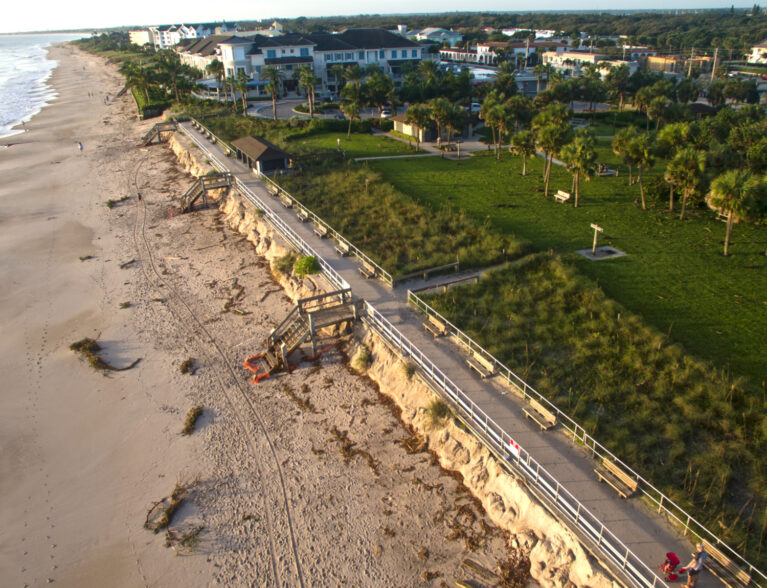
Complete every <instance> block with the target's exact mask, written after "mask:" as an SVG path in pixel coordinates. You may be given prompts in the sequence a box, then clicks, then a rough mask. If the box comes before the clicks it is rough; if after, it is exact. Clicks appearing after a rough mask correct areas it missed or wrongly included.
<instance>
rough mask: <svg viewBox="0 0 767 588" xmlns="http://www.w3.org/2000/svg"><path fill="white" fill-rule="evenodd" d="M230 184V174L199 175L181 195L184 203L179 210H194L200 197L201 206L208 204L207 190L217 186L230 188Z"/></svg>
mask: <svg viewBox="0 0 767 588" xmlns="http://www.w3.org/2000/svg"><path fill="white" fill-rule="evenodd" d="M231 186H232V174H230V173H215V174H211V175H207V176H200V177H199V178H197V179H196V180H195V181H194V184H192V185H191V186H189V188H188V189H187V191H186V192H185V193H184V195H183V196H182V198H183V200H184V204H183V206H182V207H181V212H191V211H192V210H194V204H195V202H197V200H199V199H200V198H202V202H203V206H207V205H208V190H215V189H218V188H230V187H231Z"/></svg>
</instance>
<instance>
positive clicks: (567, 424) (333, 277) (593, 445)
mask: <svg viewBox="0 0 767 588" xmlns="http://www.w3.org/2000/svg"><path fill="white" fill-rule="evenodd" d="M198 124H199V123H198ZM200 126H203V125H200ZM181 129H182V130H183V127H181ZM185 134H186V133H185ZM187 136H188V137H190V138H191V139H192V140H193V141H194V142H195V144H197V146H198V147H200V149H202V151H203V152H204V153H205V154H206V155H207V156H208V158H209V159H210V161H211V163H212V164H213V165H214V167H217V168H218V169H219V171H229V170H228V168H227V166H225V165H224V164H223V163H222V162H221V161H220V160H219V159H218V158H217V157H216V156H215V155H213V154H212V153H211V152H210V151H209V150H208V149H207V148H206V146H205V145H204V144H203V143H202V142H201V141H199V139H198V138H197V137H195V136H194V135H190V134H187ZM261 178H262V179H263V178H265V179H267V180H268V181H269V182H272V180H271V179H269V178H266V176H263V175H262V174H261ZM272 184H274V185H275V186H276V187H277V188H279V186H278V185H277V184H275V183H274V182H272ZM235 185H236V186H237V188H238V190H239V191H240V193H241V194H243V196H245V197H246V198H247V199H248V200H249V201H250V202H251V203H252V204H253V205H254V206H256V207H257V208H259V209H260V210H262V211H263V212H264V217H265V218H266V220H267V221H268V222H269V223H270V224H271V225H272V226H273V227H274V228H275V229H276V230H277V231H278V232H279V233H280V234H282V235H283V237H285V239H286V240H287V241H288V242H289V243H291V244H292V245H293V246H294V247H295V248H296V249H297V250H298V251H300V252H302V253H304V254H306V255H312V256H313V257H314V258H315V259H316V260H317V262H318V264H319V265H320V268H321V269H322V273H323V275H324V276H325V277H326V279H328V281H329V282H331V283H332V284H333V285H334V286H336V287H338V288H339V289H346V288H349V287H350V286H349V283H348V282H347V281H346V280H344V279H343V278H342V277H341V276H340V274H338V272H336V271H335V270H334V269H333V268H332V267H331V266H330V265H329V264H328V263H327V262H326V261H325V260H324V259H323V258H322V257H321V256H320V255H319V254H317V252H316V251H314V249H313V248H312V247H311V246H309V245H308V244H307V243H306V242H305V241H304V240H303V239H302V238H301V237H300V236H298V235H297V234H296V233H295V232H294V231H293V230H292V229H291V228H290V227H288V226H287V224H285V222H284V221H282V219H280V217H279V216H277V214H276V213H275V212H274V210H272V209H271V207H269V206H268V205H267V204H266V203H265V202H264V201H263V200H261V199H260V198H259V197H258V196H256V194H255V193H254V192H253V191H252V190H251V189H250V188H248V187H247V186H246V185H245V184H244V183H243V182H242V180H240V179H239V178H237V177H235ZM279 189H280V191H281V192H282V193H284V194H286V195H287V196H288V197H289V198H291V199H292V201H295V202H298V201H296V200H295V199H294V198H293V197H292V196H290V195H289V194H287V193H286V192H285V191H284V190H282V188H279ZM298 204H299V205H300V207H301V208H302V209H303V210H306V212H307V215H308V216H313V217H314V218H316V219H317V221H318V222H319V223H321V224H322V225H324V226H326V227H327V229H328V232H329V233H332V234H333V236H334V238H337V239H339V241H343V242H345V243H346V244H347V245H348V246H349V248H350V249H352V250H354V251H355V254H358V255H359V256H360V258H361V259H365V260H367V259H369V258H367V256H366V255H365V254H364V253H362V252H361V251H360V250H359V249H357V248H356V247H355V246H354V245H352V244H351V243H349V242H348V241H346V239H344V238H343V236H341V235H340V233H338V232H337V231H335V230H334V229H333V228H332V227H330V225H328V224H327V223H325V222H324V221H322V219H320V218H319V217H317V215H315V214H314V213H312V212H311V211H310V210H309V209H307V208H306V207H304V206H303V205H302V204H300V202H299V203H298ZM369 263H371V264H372V265H375V263H374V262H372V260H370V261H369ZM376 268H378V266H377V265H376ZM381 271H383V270H381ZM386 275H388V276H389V279H391V275H390V274H388V273H386ZM408 302H411V303H413V304H414V305H415V306H416V308H418V309H419V310H421V311H422V312H424V313H426V314H427V315H432V316H435V317H436V318H438V319H439V320H440V321H442V322H443V323H444V324H445V326H446V328H447V329H448V331H450V332H451V333H452V334H453V335H454V336H455V337H456V338H457V339H458V341H459V343H461V344H462V345H463V346H464V347H465V348H466V349H468V350H469V351H470V352H471V353H476V354H478V355H481V356H482V357H484V358H485V359H486V360H487V361H489V362H490V363H492V364H493V365H494V367H495V369H496V371H497V372H498V374H499V375H500V376H501V377H502V378H503V379H505V380H506V381H507V382H508V383H509V385H511V386H513V387H514V388H515V389H517V390H518V391H519V392H520V393H521V394H522V395H523V396H524V397H525V398H526V399H528V398H532V399H535V400H537V401H538V402H540V403H541V404H543V405H545V406H547V407H548V408H549V410H551V411H553V412H555V413H556V414H557V417H558V418H557V420H558V421H559V422H560V423H561V424H562V426H563V428H565V429H566V430H568V431H570V432H571V433H572V436H573V440H574V441H577V442H578V443H581V444H583V445H584V446H585V447H588V448H589V449H590V450H591V452H592V455H595V456H599V457H605V456H607V457H609V459H610V460H612V461H614V462H616V463H618V464H620V465H621V467H623V468H625V469H626V470H627V471H628V472H629V473H630V474H631V475H632V476H633V477H634V478H635V479H636V480H637V481H638V482H641V485H640V490H641V492H642V494H643V495H645V496H647V497H648V499H649V500H650V501H652V502H653V503H655V504H656V505H657V506H658V512H661V511H663V512H665V513H666V514H667V515H668V516H669V517H671V518H672V519H673V520H675V521H677V523H679V524H680V525H681V526H682V527H683V528H684V534H685V535H686V534H687V533H688V532H690V533H691V534H693V535H694V536H696V537H698V538H699V539H702V538H708V539H709V541H710V542H712V543H715V544H716V545H717V546H718V547H723V548H725V549H726V550H727V551H728V552H729V553H730V554H731V555H732V556H734V557H735V559H737V560H738V561H739V562H741V564H742V565H743V564H745V565H744V567H745V568H746V569H747V570H748V571H749V572H750V573H751V575H752V576H753V575H754V574H757V575H759V576H760V577H761V578H762V579H763V580H765V581H767V575H765V574H764V573H763V572H762V571H761V570H759V569H758V568H757V567H756V566H754V565H753V564H751V563H750V562H748V561H747V560H746V559H745V558H743V557H742V556H741V555H740V554H738V553H737V552H736V551H734V550H733V549H732V548H731V547H730V546H729V545H727V544H726V543H724V542H723V541H722V540H721V539H719V538H718V537H717V536H716V535H714V534H713V533H712V532H711V531H709V530H708V529H707V528H706V527H705V526H704V525H703V524H701V523H700V522H699V521H697V520H696V519H695V518H693V517H692V516H691V515H690V514H688V513H687V512H686V511H685V510H684V509H683V508H682V507H680V506H679V505H677V504H676V503H675V502H674V501H673V500H671V499H670V498H669V497H667V496H666V495H665V494H663V492H661V491H660V490H659V489H657V488H656V487H655V486H654V485H653V484H652V483H650V482H649V481H647V480H645V479H644V478H643V477H642V476H640V475H639V474H638V473H636V472H635V471H634V470H632V469H631V468H630V467H629V466H628V465H626V464H625V463H624V462H623V461H621V460H620V459H619V458H618V457H617V456H615V455H614V454H613V453H612V452H610V451H609V450H608V449H607V448H606V447H604V446H603V445H601V444H600V443H599V442H598V441H597V440H596V439H594V438H593V437H592V436H591V435H589V434H588V433H587V432H586V430H585V429H584V428H583V427H582V426H581V425H580V424H578V423H577V422H576V421H574V420H573V419H572V418H571V417H570V416H569V415H567V414H565V413H563V412H562V411H561V410H560V409H559V408H557V407H556V406H555V405H554V404H552V403H551V402H550V401H549V400H548V399H547V398H545V397H544V396H543V395H541V394H540V393H539V392H538V391H537V390H535V389H534V388H533V387H531V386H529V385H528V384H527V382H525V381H524V380H523V379H522V378H520V377H519V376H517V375H516V374H515V373H514V372H513V371H512V370H511V369H509V368H508V367H506V365H504V364H503V363H501V362H500V361H499V360H498V359H497V358H495V357H494V356H493V355H492V354H491V353H489V352H488V351H487V350H486V349H485V348H484V347H482V346H481V345H480V344H479V343H477V342H476V341H474V339H472V338H471V337H469V336H468V335H467V334H466V333H464V332H463V331H462V330H461V329H459V328H458V327H457V326H456V325H454V324H453V323H451V322H450V321H449V320H448V319H447V318H445V317H444V316H442V315H441V314H440V313H439V312H437V311H436V310H435V309H434V308H433V307H431V306H430V305H429V304H427V303H426V302H425V301H424V300H423V299H421V298H420V297H419V296H418V295H416V294H415V293H414V292H412V291H411V290H408ZM365 304H366V306H369V307H370V309H371V310H372V311H373V312H374V313H377V311H375V309H373V307H372V306H370V305H369V304H367V303H365ZM379 316H380V315H379ZM381 319H382V320H383V321H386V319H384V318H383V316H381ZM386 322H388V321H386ZM391 328H392V329H394V330H395V331H396V329H395V328H394V327H391ZM380 332H381V334H382V335H385V332H384V331H380ZM396 332H397V333H398V334H399V331H396ZM399 337H400V339H401V340H405V341H407V343H408V344H409V346H411V347H412V348H413V349H416V348H415V346H413V345H412V343H410V341H408V340H407V339H406V338H404V336H402V335H401V334H399ZM385 338H386V337H385ZM418 353H419V354H421V352H420V351H419V352H418ZM421 356H422V357H423V358H425V359H426V360H427V361H428V362H429V363H431V360H428V358H426V357H425V356H423V354H421ZM419 365H420V364H419ZM431 365H432V366H433V369H432V373H433V372H434V370H437V371H438V372H439V373H440V374H442V372H441V371H439V370H438V368H436V366H434V364H433V363H431ZM422 367H423V366H422ZM427 373H429V371H428V370H427ZM442 376H443V381H445V382H446V381H448V380H447V377H446V376H444V374H442ZM435 382H436V380H435ZM453 386H454V387H455V389H456V390H458V391H460V389H459V388H458V387H457V386H455V385H454V384H453ZM445 392H446V393H447V392H448V390H447V389H446V390H445ZM461 394H463V392H461ZM463 395H464V396H465V394H463ZM466 398H467V400H468V402H469V403H471V404H470V405H474V403H473V402H472V401H471V400H470V399H468V397H466ZM459 406H460V405H459ZM474 406H476V405H474ZM477 410H479V411H480V412H481V410H480V409H479V408H478V407H477ZM482 414H483V415H484V413H483V412H482ZM485 418H486V419H487V418H488V417H487V415H485ZM486 424H487V420H486ZM493 424H494V423H493ZM496 426H497V425H496ZM499 430H500V431H501V433H502V435H506V433H505V432H503V430H502V429H500V427H499ZM506 437H508V435H506ZM501 438H502V436H501ZM508 438H509V439H511V438H510V437H508ZM501 447H503V443H501ZM530 460H532V458H531V457H530ZM536 463H537V462H536ZM539 467H540V466H539ZM551 479H552V480H554V478H553V477H552V478H551ZM554 482H556V480H554ZM556 486H557V487H558V488H559V482H556ZM645 486H646V487H647V488H645ZM648 489H649V490H651V491H653V492H655V493H657V495H658V498H656V497H655V496H653V494H651V493H650V492H648ZM563 490H564V488H563ZM565 492H566V490H565ZM568 494H569V493H568ZM573 500H575V501H576V502H577V499H575V498H574V497H573ZM664 503H665V504H664ZM666 505H670V506H671V507H672V508H673V509H674V510H670V509H669V508H668V507H667V506H666ZM578 506H579V508H580V503H578ZM578 512H581V510H579V511H578ZM595 520H596V519H595ZM691 523H694V524H695V525H696V526H697V529H698V531H696V529H693V528H692V527H691ZM599 524H600V525H602V524H601V523H599ZM602 527H604V525H602ZM605 531H607V533H609V534H610V535H612V533H610V531H609V530H608V529H606V528H605ZM704 535H705V536H704ZM600 537H601V535H600ZM592 538H593V537H592ZM711 540H713V541H711ZM616 541H618V542H619V543H620V544H621V545H623V544H622V543H621V542H620V540H618V539H617V538H616ZM628 553H629V552H628V549H627V554H628ZM632 555H633V554H632ZM627 557H628V555H627ZM637 561H639V560H638V558H637ZM616 563H617V562H616ZM639 563H640V564H641V566H643V567H645V568H646V567H647V566H645V565H644V564H643V563H642V562H641V561H640V562H639ZM647 569H648V570H649V568H647ZM650 573H651V574H652V575H653V576H654V577H655V578H656V579H658V578H657V576H655V574H654V573H652V572H650ZM645 585H646V584H645ZM652 585H653V586H654V585H655V584H654V583H653V584H652Z"/></svg>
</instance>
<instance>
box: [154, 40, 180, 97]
mask: <svg viewBox="0 0 767 588" xmlns="http://www.w3.org/2000/svg"><path fill="white" fill-rule="evenodd" d="M158 69H159V71H160V73H161V74H162V75H163V77H164V78H165V79H166V80H167V82H168V83H169V84H170V86H171V87H172V88H173V95H174V96H175V98H176V101H178V99H179V98H178V80H179V78H180V77H181V75H182V73H183V71H184V67H183V65H181V60H180V59H179V56H178V53H176V52H175V51H171V50H169V49H166V50H165V51H161V52H160V62H159V66H158Z"/></svg>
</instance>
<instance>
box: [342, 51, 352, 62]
mask: <svg viewBox="0 0 767 588" xmlns="http://www.w3.org/2000/svg"><path fill="white" fill-rule="evenodd" d="M344 59H345V60H346V61H351V60H352V59H354V53H344Z"/></svg>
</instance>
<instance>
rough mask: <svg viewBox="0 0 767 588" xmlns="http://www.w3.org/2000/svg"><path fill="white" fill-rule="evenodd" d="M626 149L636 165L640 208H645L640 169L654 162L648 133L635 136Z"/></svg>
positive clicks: (650, 165)
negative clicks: (640, 200) (640, 201)
mask: <svg viewBox="0 0 767 588" xmlns="http://www.w3.org/2000/svg"><path fill="white" fill-rule="evenodd" d="M628 151H629V154H630V157H631V158H632V159H633V161H634V163H635V164H636V166H637V181H638V182H639V196H640V198H641V199H642V210H647V205H646V203H645V199H644V186H643V185H642V170H648V169H650V168H651V167H652V166H653V164H654V163H655V155H654V154H653V151H652V140H651V139H650V135H645V134H642V135H639V136H638V137H636V138H635V139H634V140H633V141H631V143H629V146H628Z"/></svg>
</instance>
